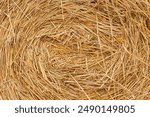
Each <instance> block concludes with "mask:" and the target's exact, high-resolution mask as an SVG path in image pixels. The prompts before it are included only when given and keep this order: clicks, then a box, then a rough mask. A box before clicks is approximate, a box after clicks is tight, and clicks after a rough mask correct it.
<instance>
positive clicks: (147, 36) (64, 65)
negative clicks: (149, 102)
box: [0, 0, 150, 99]
mask: <svg viewBox="0 0 150 117" xmlns="http://www.w3.org/2000/svg"><path fill="white" fill-rule="evenodd" d="M0 99H150V1H149V0H32V1H31V0H10V1H7V0H1V1H0Z"/></svg>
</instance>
